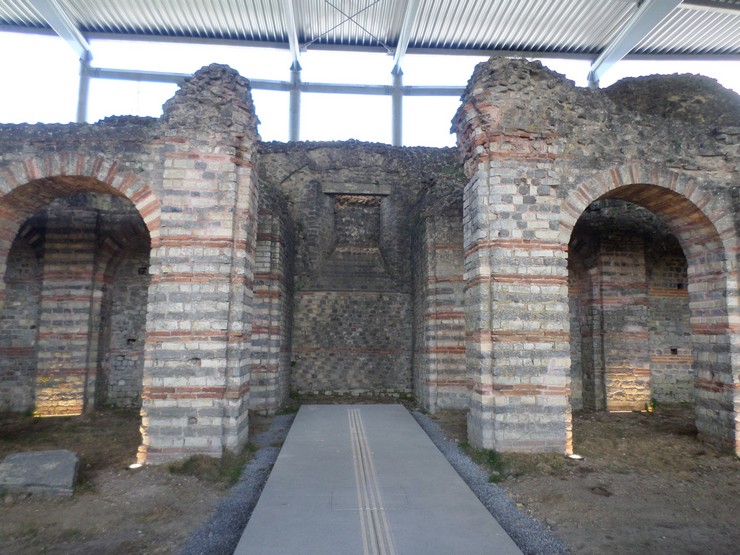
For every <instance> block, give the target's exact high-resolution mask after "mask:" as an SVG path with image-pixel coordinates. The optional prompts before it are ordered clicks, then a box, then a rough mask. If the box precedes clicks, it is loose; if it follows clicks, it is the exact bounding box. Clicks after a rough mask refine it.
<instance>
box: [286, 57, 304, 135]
mask: <svg viewBox="0 0 740 555" xmlns="http://www.w3.org/2000/svg"><path fill="white" fill-rule="evenodd" d="M289 125H290V129H289V132H288V141H290V142H296V141H299V140H300V139H301V65H300V64H299V63H298V62H297V61H294V62H293V65H291V66H290V115H289Z"/></svg>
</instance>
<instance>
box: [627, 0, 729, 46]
mask: <svg viewBox="0 0 740 555" xmlns="http://www.w3.org/2000/svg"><path fill="white" fill-rule="evenodd" d="M634 51H635V52H636V53H640V54H668V53H686V54H713V53H725V54H732V53H734V54H740V11H737V12H736V13H732V12H731V11H729V10H728V11H724V10H710V11H701V10H697V9H695V8H684V7H682V6H679V7H678V9H676V10H674V11H673V12H672V13H671V14H670V15H669V16H668V17H666V18H665V19H664V20H663V21H662V23H661V24H660V25H659V26H658V27H656V28H655V29H654V30H653V31H652V32H651V33H649V34H648V35H647V36H646V37H645V38H644V39H643V40H642V41H640V42H639V44H638V45H637V46H636V47H635V49H634Z"/></svg>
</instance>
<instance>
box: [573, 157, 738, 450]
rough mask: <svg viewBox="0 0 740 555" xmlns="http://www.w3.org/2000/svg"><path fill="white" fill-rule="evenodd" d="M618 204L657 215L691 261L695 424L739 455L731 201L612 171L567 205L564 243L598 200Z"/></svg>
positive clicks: (685, 185)
mask: <svg viewBox="0 0 740 555" xmlns="http://www.w3.org/2000/svg"><path fill="white" fill-rule="evenodd" d="M601 199H619V200H625V201H629V202H633V203H636V204H638V205H640V206H642V207H644V208H647V209H648V210H650V211H652V212H653V213H655V214H657V215H658V216H660V217H661V218H662V219H663V220H664V222H665V223H666V224H667V225H668V227H669V228H670V230H671V231H672V232H673V234H674V235H675V236H676V238H677V239H678V241H679V243H680V245H681V247H682V249H683V251H684V254H685V256H686V260H687V263H688V279H689V287H688V289H689V309H690V313H691V336H692V348H693V352H694V372H695V380H694V384H695V388H694V390H695V399H696V422H697V427H698V429H699V432H700V434H701V435H702V436H703V437H705V438H706V439H709V440H712V441H715V442H717V443H720V444H732V445H733V446H734V447H735V449H736V452H738V453H739V454H740V424H738V421H737V419H736V415H737V413H738V409H739V408H740V389H739V388H738V385H739V384H740V359H738V357H737V355H736V354H734V353H733V348H732V345H733V344H734V343H735V342H736V341H737V339H738V331H740V329H739V328H738V326H737V324H736V322H738V321H740V318H739V316H740V310H739V307H738V295H737V291H738V275H737V258H736V257H737V245H738V242H737V232H736V230H735V226H734V218H733V214H732V204H731V203H730V202H728V201H727V199H723V198H721V197H717V196H714V195H712V194H710V193H707V192H706V191H705V190H704V189H702V188H701V187H700V186H699V185H698V184H697V182H696V181H695V180H694V179H693V178H691V177H688V176H684V175H681V174H678V173H676V172H672V171H670V170H667V169H665V168H662V167H660V166H655V165H648V164H632V165H627V166H621V167H617V168H613V169H611V170H609V171H607V172H604V173H602V174H600V175H597V176H596V177H595V178H594V179H591V180H589V181H588V182H586V183H583V184H581V185H580V186H579V187H577V188H576V189H575V190H574V191H573V192H571V193H570V194H569V195H568V197H567V198H566V199H565V201H564V203H563V205H562V211H561V222H560V233H561V241H563V242H564V244H568V242H569V239H570V236H571V234H572V231H573V228H574V226H575V223H576V222H577V220H578V218H579V217H580V216H581V214H582V213H583V211H584V210H585V209H586V208H587V207H588V206H589V205H590V204H591V203H592V202H594V201H597V200H601Z"/></svg>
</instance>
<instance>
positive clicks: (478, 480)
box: [411, 411, 568, 555]
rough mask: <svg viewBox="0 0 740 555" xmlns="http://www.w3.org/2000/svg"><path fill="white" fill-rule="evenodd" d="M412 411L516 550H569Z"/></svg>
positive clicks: (551, 554)
mask: <svg viewBox="0 0 740 555" xmlns="http://www.w3.org/2000/svg"><path fill="white" fill-rule="evenodd" d="M411 414H412V415H413V416H414V418H415V419H416V421H417V422H418V423H419V425H420V426H421V427H422V428H423V429H424V431H425V432H426V433H427V435H428V436H429V438H430V439H431V440H432V442H433V443H434V445H436V446H437V449H439V450H440V451H441V452H442V454H443V455H444V456H445V457H446V458H447V460H448V461H449V462H450V464H451V465H452V467H453V468H454V469H455V470H456V471H457V473H458V474H459V475H460V476H461V477H462V479H463V480H464V481H465V483H466V484H468V487H469V488H470V489H471V490H473V493H475V495H476V496H477V497H478V499H480V501H481V503H483V505H484V506H485V507H486V509H488V511H489V512H490V513H491V514H492V515H493V517H494V518H495V519H496V520H497V521H498V523H499V524H500V525H501V527H502V528H503V529H504V530H506V533H507V534H509V536H511V539H513V540H514V543H516V544H517V545H518V546H519V549H521V550H522V551H523V552H524V553H525V554H527V555H534V554H543V555H557V554H567V553H568V549H567V548H566V547H565V545H564V544H563V542H562V541H560V540H559V539H558V538H556V537H554V536H553V535H552V533H551V532H550V531H549V530H548V529H547V527H545V525H543V524H542V523H541V522H539V521H538V520H535V519H533V518H532V517H531V516H529V515H527V514H526V513H525V512H523V511H521V510H519V509H517V507H516V503H514V501H513V500H512V499H511V498H510V497H509V496H508V495H507V494H506V492H505V491H504V490H503V489H502V488H501V487H499V486H497V485H496V484H492V483H491V482H489V481H488V476H487V475H486V473H485V472H484V471H483V469H481V467H479V466H478V465H477V464H476V463H474V462H473V461H472V460H471V459H470V457H468V456H467V455H466V454H465V453H464V452H463V450H462V449H460V446H459V445H458V444H457V442H456V441H453V440H450V439H447V438H446V437H445V436H444V433H443V432H442V430H441V428H440V427H439V425H438V424H437V423H436V422H434V421H432V420H431V419H430V418H429V417H428V416H425V415H423V414H421V413H419V412H415V411H414V412H412V413H411Z"/></svg>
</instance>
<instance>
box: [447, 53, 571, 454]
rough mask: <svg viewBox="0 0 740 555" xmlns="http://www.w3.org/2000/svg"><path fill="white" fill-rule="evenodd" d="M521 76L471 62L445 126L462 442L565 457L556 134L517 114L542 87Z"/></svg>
mask: <svg viewBox="0 0 740 555" xmlns="http://www.w3.org/2000/svg"><path fill="white" fill-rule="evenodd" d="M533 73H536V71H533V70H531V68H528V67H523V66H522V65H521V64H517V63H512V62H510V61H508V60H503V59H492V60H490V61H489V62H488V63H484V64H480V65H479V66H478V67H477V68H476V71H475V73H474V75H473V78H472V80H471V83H470V84H469V86H468V89H467V91H466V93H465V95H464V96H463V105H462V106H461V108H460V109H459V110H458V113H457V115H456V117H455V120H454V121H453V125H454V126H455V128H456V130H457V134H458V146H459V148H460V150H461V152H462V154H463V157H464V160H465V170H466V174H467V175H468V178H469V183H468V185H467V187H466V189H465V196H464V207H463V210H464V216H463V229H464V241H465V287H466V294H465V318H466V348H467V367H468V371H469V374H470V377H471V380H472V382H473V392H472V396H471V404H470V413H469V417H468V435H469V439H470V441H471V443H473V444H474V445H476V446H479V447H483V448H488V449H496V450H501V451H530V452H532V451H554V452H563V453H564V452H569V451H570V450H571V448H572V447H571V426H570V412H571V411H570V405H569V394H570V345H569V321H568V281H567V280H568V271H567V240H568V238H567V237H562V236H561V234H560V233H559V231H558V230H559V217H558V212H559V210H558V207H559V203H558V198H557V187H558V184H559V183H558V180H557V178H556V173H555V171H554V169H553V161H554V159H555V158H556V155H555V150H554V148H553V146H552V145H553V141H554V139H555V138H556V133H555V132H554V131H553V130H552V129H551V128H550V127H549V125H548V123H547V121H546V120H544V121H542V122H541V121H530V120H528V119H527V118H526V117H525V115H523V114H522V113H520V110H523V109H526V106H527V105H528V104H529V101H530V99H531V98H532V97H533V96H536V95H537V94H538V91H536V88H537V87H538V86H543V84H542V83H540V82H539V81H540V79H535V78H533V77H532V74H533ZM541 73H542V77H544V78H545V79H551V76H549V75H548V74H547V72H546V71H544V70H542V71H541ZM535 77H538V76H535ZM544 86H546V84H544ZM501 91H504V92H505V93H506V97H505V98H504V97H503V96H498V94H497V93H499V92H501ZM504 100H505V101H506V105H503V104H502V102H503V101H504ZM526 115H529V114H526ZM538 117H539V116H538Z"/></svg>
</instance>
